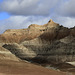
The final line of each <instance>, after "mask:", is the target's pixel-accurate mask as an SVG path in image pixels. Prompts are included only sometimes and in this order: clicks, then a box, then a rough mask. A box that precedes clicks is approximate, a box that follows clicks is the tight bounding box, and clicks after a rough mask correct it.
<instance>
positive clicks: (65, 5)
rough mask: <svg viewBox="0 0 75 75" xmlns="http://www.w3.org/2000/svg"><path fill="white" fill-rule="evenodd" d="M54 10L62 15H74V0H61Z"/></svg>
mask: <svg viewBox="0 0 75 75" xmlns="http://www.w3.org/2000/svg"><path fill="white" fill-rule="evenodd" d="M56 12H57V13H58V14H60V15H62V16H68V17H75V0H66V1H61V4H60V6H59V7H58V8H57V9H56Z"/></svg>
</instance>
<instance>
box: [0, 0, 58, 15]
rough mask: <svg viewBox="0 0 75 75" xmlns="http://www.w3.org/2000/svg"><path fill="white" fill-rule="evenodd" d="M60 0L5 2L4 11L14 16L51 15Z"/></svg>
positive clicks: (2, 8) (2, 7) (10, 0)
mask: <svg viewBox="0 0 75 75" xmlns="http://www.w3.org/2000/svg"><path fill="white" fill-rule="evenodd" d="M58 1H59V0H4V1H3V3H2V4H1V5H0V7H1V8H0V9H1V10H2V11H6V12H8V13H10V14H13V15H26V16H27V15H49V14H50V10H51V9H52V8H53V7H54V6H56V4H57V2H58Z"/></svg>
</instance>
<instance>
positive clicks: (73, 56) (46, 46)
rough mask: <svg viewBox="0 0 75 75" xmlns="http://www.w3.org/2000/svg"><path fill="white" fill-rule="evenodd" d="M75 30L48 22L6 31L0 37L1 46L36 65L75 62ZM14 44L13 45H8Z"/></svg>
mask: <svg viewBox="0 0 75 75" xmlns="http://www.w3.org/2000/svg"><path fill="white" fill-rule="evenodd" d="M74 29H75V28H70V29H69V28H66V27H63V26H61V25H59V24H58V23H55V22H53V21H52V20H50V21H49V22H48V23H47V24H45V25H35V24H32V25H30V26H29V27H28V28H27V29H17V30H6V31H5V32H4V33H3V34H2V35H1V37H0V39H1V41H2V42H4V43H8V44H5V45H3V47H4V48H6V49H8V50H10V51H11V52H12V53H13V54H15V55H16V56H17V57H19V58H21V59H26V60H30V61H31V60H32V61H35V62H38V63H63V62H71V61H75V36H74V32H75V30H74ZM12 42H15V44H14V43H13V44H10V43H12ZM17 43H19V44H17Z"/></svg>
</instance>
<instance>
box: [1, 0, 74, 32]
mask: <svg viewBox="0 0 75 75" xmlns="http://www.w3.org/2000/svg"><path fill="white" fill-rule="evenodd" d="M74 8H75V0H0V33H3V32H4V31H5V30H6V29H20V28H27V27H28V26H29V25H30V24H39V25H43V24H45V23H47V22H48V21H49V20H50V19H53V20H54V21H55V22H57V23H59V24H62V25H63V26H65V27H73V26H74V25H75V9H74Z"/></svg>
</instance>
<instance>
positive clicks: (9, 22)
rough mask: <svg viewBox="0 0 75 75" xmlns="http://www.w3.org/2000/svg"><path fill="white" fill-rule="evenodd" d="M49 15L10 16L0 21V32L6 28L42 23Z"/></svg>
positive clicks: (45, 21)
mask: <svg viewBox="0 0 75 75" xmlns="http://www.w3.org/2000/svg"><path fill="white" fill-rule="evenodd" d="M49 19H50V17H42V16H38V17H37V18H36V16H28V17H24V16H11V17H10V18H9V19H6V20H2V21H0V33H3V32H4V31H5V30H7V29H22V28H23V29H24V28H27V27H28V26H29V25H31V24H38V25H43V24H45V23H47V22H48V20H49Z"/></svg>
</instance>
